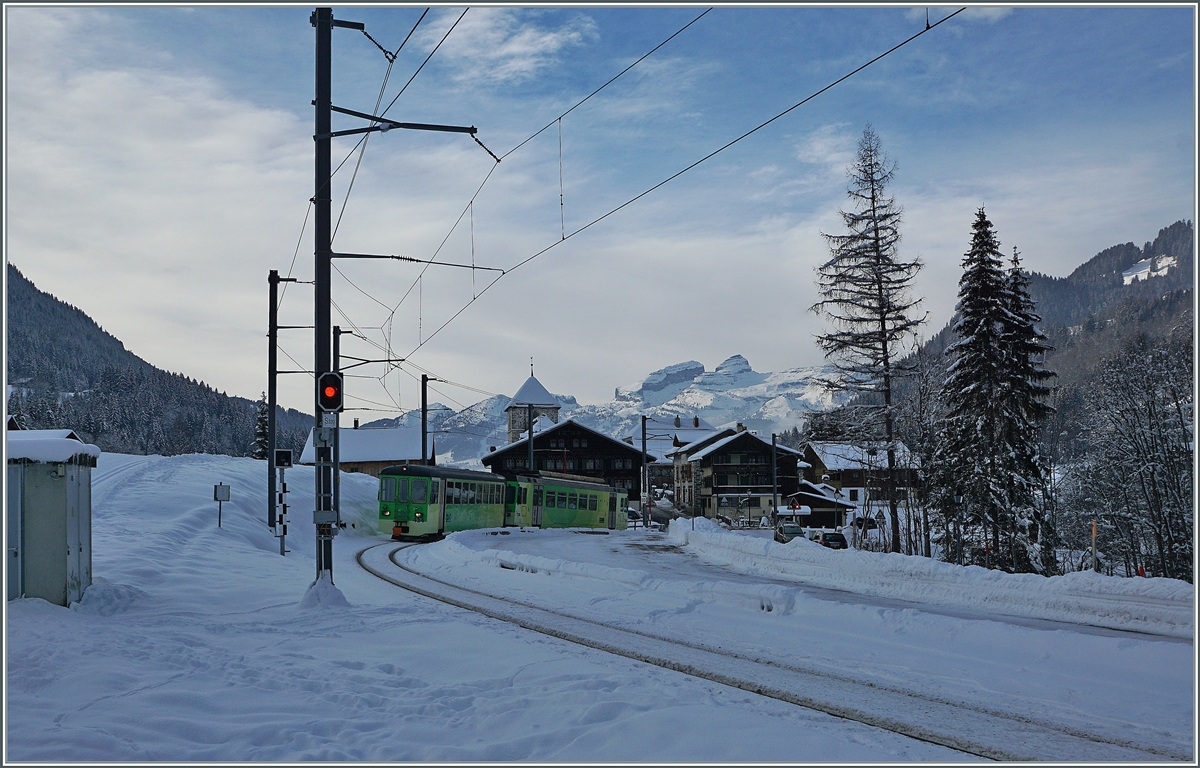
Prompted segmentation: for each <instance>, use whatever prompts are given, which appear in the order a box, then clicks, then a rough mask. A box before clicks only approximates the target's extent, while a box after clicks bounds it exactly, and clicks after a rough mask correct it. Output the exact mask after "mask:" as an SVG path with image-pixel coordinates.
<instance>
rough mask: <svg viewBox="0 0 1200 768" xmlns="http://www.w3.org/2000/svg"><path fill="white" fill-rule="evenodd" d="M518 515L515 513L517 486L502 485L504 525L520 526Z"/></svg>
mask: <svg viewBox="0 0 1200 768" xmlns="http://www.w3.org/2000/svg"><path fill="white" fill-rule="evenodd" d="M520 522H521V521H520V514H519V513H518V512H517V484H516V483H505V484H504V525H505V527H508V526H510V525H519V524H520Z"/></svg>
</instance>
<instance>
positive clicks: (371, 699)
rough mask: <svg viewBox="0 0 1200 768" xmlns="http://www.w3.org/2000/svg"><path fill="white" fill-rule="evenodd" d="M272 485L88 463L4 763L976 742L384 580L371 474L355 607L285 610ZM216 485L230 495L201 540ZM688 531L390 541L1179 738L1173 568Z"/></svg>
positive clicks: (831, 659)
mask: <svg viewBox="0 0 1200 768" xmlns="http://www.w3.org/2000/svg"><path fill="white" fill-rule="evenodd" d="M265 474H266V469H265V466H264V464H263V463H262V462H258V461H253V460H249V459H234V458H229V457H221V456H195V455H192V456H176V457H168V458H164V457H157V456H153V457H141V456H121V455H111V454H106V455H104V456H102V457H101V459H100V462H99V466H98V467H97V469H96V470H95V472H94V476H93V488H94V495H93V498H94V501H93V516H94V522H93V541H94V544H93V548H94V555H93V559H94V571H95V583H94V585H93V586H92V587H91V588H90V589H89V590H88V592H87V593H86V595H85V599H84V600H83V602H82V603H80V604H78V605H75V606H73V607H72V608H70V609H64V608H60V607H56V606H51V605H49V604H47V603H45V602H44V601H41V600H20V601H14V602H10V603H8V605H7V626H6V639H7V642H6V644H5V653H6V662H7V664H6V685H7V688H6V696H7V701H6V704H7V718H6V721H5V737H6V741H5V749H6V752H5V758H6V761H52V762H80V761H97V760H99V761H116V762H131V761H184V762H195V761H202V760H217V761H257V760H274V761H306V760H347V761H376V762H391V761H489V760H495V761H549V762H562V761H606V762H609V761H653V762H663V761H676V762H699V761H705V762H711V761H726V762H728V761H738V762H766V761H783V762H832V761H850V762H868V761H869V762H907V761H937V762H962V761H967V760H971V759H973V758H972V757H971V756H969V755H964V754H962V753H960V752H955V751H953V750H950V749H947V748H945V747H942V746H937V745H936V744H931V743H928V742H925V741H920V740H917V739H912V738H908V737H906V736H902V735H899V734H897V733H893V732H889V731H887V730H884V729H881V728H875V727H871V726H869V725H865V724H863V723H860V722H854V721H851V720H846V719H842V718H838V717H833V716H831V715H829V714H824V713H822V712H817V711H813V710H811V709H806V708H803V707H798V706H795V705H793V704H788V703H784V702H782V701H777V700H774V699H771V698H766V697H764V696H759V695H755V694H753V693H748V692H746V691H743V690H739V689H737V688H732V687H727V686H724V685H720V684H718V683H714V682H711V681H709V680H705V679H700V678H697V677H692V676H689V675H685V674H682V673H680V672H676V671H671V670H669V669H663V668H661V667H656V666H651V665H648V664H644V663H642V662H638V661H634V660H631V659H628V658H624V657H622V656H618V655H613V654H609V653H604V652H602V651H598V650H596V649H594V648H587V647H582V646H579V645H575V644H572V643H569V642H566V641H564V640H560V639H556V638H552V637H548V636H546V635H543V634H537V633H535V632H531V631H528V630H526V629H522V628H520V627H517V626H514V625H512V624H509V623H505V622H502V621H498V620H496V619H492V618H488V617H485V616H481V615H479V614H476V613H472V612H470V611H466V610H463V609H461V608H456V607H453V606H449V605H446V604H444V603H439V602H436V601H433V600H430V599H428V598H426V597H421V596H419V595H415V594H413V593H411V592H406V591H403V590H400V589H398V588H397V587H395V586H392V585H390V584H388V583H385V582H383V581H380V580H379V579H377V578H376V577H374V576H372V575H370V574H369V573H367V572H366V571H364V570H362V569H361V568H360V567H359V566H358V565H357V563H356V561H355V555H356V554H357V553H358V552H360V551H362V550H364V549H366V548H368V547H372V546H374V545H383V547H382V548H379V549H377V550H373V551H379V552H390V551H392V550H393V549H395V545H393V544H390V543H388V540H387V539H386V538H385V537H382V536H376V535H374V534H373V533H372V531H373V521H374V516H375V509H374V499H375V481H374V479H373V478H370V477H367V476H362V475H344V476H343V479H342V504H343V517H344V518H346V519H348V520H351V521H353V522H354V524H355V527H354V528H353V529H350V528H348V529H346V531H345V532H344V533H343V534H342V535H341V536H339V537H338V539H337V540H336V542H335V544H334V548H335V573H334V577H335V581H336V585H337V588H338V590H340V593H341V595H343V596H344V597H345V600H346V602H347V603H348V605H344V606H339V605H336V604H333V603H331V602H325V603H320V604H317V605H314V606H308V607H302V606H301V603H302V601H303V598H304V597H305V594H306V590H307V588H308V586H309V584H310V583H311V582H312V580H313V575H314V572H313V571H314V565H313V563H314V561H313V533H312V526H311V524H306V523H303V522H300V521H302V520H303V519H304V518H305V517H307V514H306V513H305V512H304V510H306V509H311V508H312V473H311V470H308V469H300V468H298V469H295V470H290V471H289V473H288V486H289V489H290V490H291V491H292V493H291V494H290V499H289V502H290V503H291V504H292V515H291V517H292V521H293V522H292V526H291V531H292V534H293V535H292V536H291V537H289V542H290V544H291V547H292V548H293V549H294V551H291V552H289V553H288V555H287V556H286V557H280V555H279V552H278V542H277V540H276V539H275V538H273V537H272V536H271V535H270V532H269V531H268V529H267V528H266V526H265V522H264V518H265V509H264V507H265V503H264V496H265V485H266V478H265ZM218 482H224V483H226V484H228V485H230V486H232V501H231V502H229V503H226V504H225V508H224V518H223V527H222V528H221V529H218V528H217V527H216V516H217V509H216V504H215V502H212V501H211V499H212V486H213V485H215V484H216V483H218ZM697 523H698V526H699V528H700V530H697V531H696V532H692V531H691V529H690V525H689V526H687V527H683V526H679V525H678V523H677V524H676V526H675V527H674V528H673V529H672V531H671V532H669V533H656V532H646V531H641V530H638V531H625V532H613V533H611V534H609V535H583V534H579V533H575V532H571V531H524V532H522V531H518V530H509V531H506V532H504V533H505V535H495V534H499V533H500V532H478V531H472V532H464V533H460V534H455V535H453V536H451V537H449V538H448V539H446V540H445V541H443V542H439V543H436V544H432V545H421V546H417V547H411V548H408V549H405V550H403V551H401V552H399V553H398V554H397V555H396V557H397V560H398V562H401V563H403V564H406V565H408V566H409V567H412V568H414V569H416V570H420V571H421V572H423V573H427V574H430V575H433V576H435V577H437V578H441V579H444V580H446V581H453V582H454V583H457V584H462V585H465V586H468V587H471V588H474V589H478V590H480V591H486V592H489V593H491V594H497V595H505V596H508V597H512V598H515V599H521V600H525V601H528V602H531V603H536V604H538V605H544V606H548V607H551V608H554V609H558V610H562V611H565V612H570V613H572V614H574V615H578V616H580V617H584V618H588V619H591V620H596V621H604V622H607V623H609V624H612V625H616V626H625V627H630V628H634V629H637V630H639V631H652V632H653V633H654V634H655V635H658V636H664V637H678V638H680V639H681V640H687V641H695V640H697V639H702V640H703V641H704V642H705V643H709V644H712V645H718V646H722V647H728V648H735V649H738V651H739V652H744V653H747V654H757V655H760V656H762V657H764V658H768V659H781V660H785V661H787V662H788V663H790V664H794V665H798V666H804V667H812V668H814V669H817V670H826V671H828V672H829V673H830V674H831V675H835V676H839V677H843V678H847V679H850V678H853V679H856V680H861V681H863V682H865V683H866V684H868V685H879V686H881V687H882V688H889V689H898V690H911V691H912V692H913V693H914V695H920V696H926V697H932V698H937V699H939V700H944V701H948V702H961V703H964V704H965V705H968V706H979V707H983V708H990V709H991V710H997V711H1000V712H1008V713H1023V714H1025V715H1028V716H1029V717H1030V718H1033V719H1037V720H1044V721H1053V722H1055V723H1061V724H1062V725H1063V726H1064V727H1067V728H1072V729H1077V730H1079V731H1080V732H1102V733H1104V734H1106V735H1107V736H1111V737H1112V738H1113V739H1114V740H1116V741H1122V740H1125V741H1133V742H1137V743H1140V744H1150V745H1155V746H1156V747H1157V748H1160V749H1161V750H1162V751H1161V754H1162V755H1165V756H1166V757H1164V758H1162V759H1166V760H1170V759H1171V758H1172V757H1174V758H1175V759H1183V758H1184V757H1186V756H1191V755H1192V754H1193V730H1192V729H1193V725H1192V721H1193V716H1194V706H1193V679H1194V665H1193V655H1194V654H1193V643H1192V634H1193V627H1194V624H1193V618H1192V616H1193V607H1192V604H1193V590H1192V587H1191V585H1187V584H1180V583H1179V582H1170V581H1166V580H1161V579H1128V580H1123V579H1109V578H1104V577H1099V576H1094V575H1092V574H1074V575H1072V577H1063V578H1061V579H1050V580H1047V579H1040V577H1012V576H1003V575H1001V574H990V573H985V572H981V571H980V569H960V568H956V567H953V566H947V565H943V564H938V563H930V562H928V561H922V560H920V559H919V558H902V557H899V556H892V555H878V554H870V553H860V552H834V551H828V550H823V549H821V548H819V547H816V546H815V545H813V544H811V543H809V542H805V541H797V542H794V543H792V544H788V545H776V544H774V543H773V542H771V541H770V539H769V537H767V538H763V537H761V536H752V535H747V534H742V533H731V532H725V531H722V530H720V529H717V528H715V527H709V526H705V524H704V522H703V521H697ZM1081 577H1082V578H1081ZM1030 579H1032V580H1033V581H1028V580H1030ZM1133 629H1136V630H1137V631H1136V632H1135V631H1130V630H1133Z"/></svg>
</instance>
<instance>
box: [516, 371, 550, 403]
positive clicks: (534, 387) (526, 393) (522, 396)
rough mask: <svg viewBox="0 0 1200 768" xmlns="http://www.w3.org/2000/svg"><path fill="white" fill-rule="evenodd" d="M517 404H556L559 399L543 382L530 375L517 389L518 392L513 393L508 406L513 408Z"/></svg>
mask: <svg viewBox="0 0 1200 768" xmlns="http://www.w3.org/2000/svg"><path fill="white" fill-rule="evenodd" d="M515 405H543V406H556V405H558V400H557V399H555V397H554V395H552V394H550V392H549V391H548V390H547V389H546V388H545V387H543V386H542V382H540V381H538V380H537V379H535V378H534V377H532V376H530V377H529V378H528V379H526V380H525V383H524V384H522V385H521V388H520V389H518V390H517V394H515V395H513V398H512V402H511V403H509V406H508V407H509V408H512V407H513V406H515Z"/></svg>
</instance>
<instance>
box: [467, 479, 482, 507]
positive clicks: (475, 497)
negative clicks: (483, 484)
mask: <svg viewBox="0 0 1200 768" xmlns="http://www.w3.org/2000/svg"><path fill="white" fill-rule="evenodd" d="M467 493H468V496H467V498H468V499H469V500H470V501H469V503H471V504H478V503H479V484H478V483H471V489H470V490H469V491H468V492H467Z"/></svg>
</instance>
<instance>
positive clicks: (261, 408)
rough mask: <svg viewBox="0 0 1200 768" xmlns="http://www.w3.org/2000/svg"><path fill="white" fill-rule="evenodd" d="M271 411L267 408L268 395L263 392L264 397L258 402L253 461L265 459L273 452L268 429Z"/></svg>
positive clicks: (251, 453)
mask: <svg viewBox="0 0 1200 768" xmlns="http://www.w3.org/2000/svg"><path fill="white" fill-rule="evenodd" d="M269 415H270V410H269V409H268V407H267V393H266V392H263V393H262V397H261V398H260V399H259V401H258V415H257V416H256V418H255V420H254V445H253V446H251V448H250V457H251V458H253V459H265V458H267V456H268V455H269V452H270V450H271V442H270V434H269V430H268V427H269V426H270V422H269V420H268V416H269Z"/></svg>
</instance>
